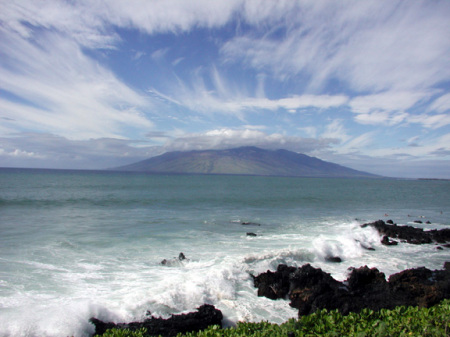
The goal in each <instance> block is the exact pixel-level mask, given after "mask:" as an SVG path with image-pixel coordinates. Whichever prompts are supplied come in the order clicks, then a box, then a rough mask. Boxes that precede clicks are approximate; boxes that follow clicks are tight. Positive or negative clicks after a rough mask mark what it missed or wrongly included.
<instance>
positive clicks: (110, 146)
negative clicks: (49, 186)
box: [0, 133, 162, 169]
mask: <svg viewBox="0 0 450 337" xmlns="http://www.w3.org/2000/svg"><path fill="white" fill-rule="evenodd" d="M0 144H1V145H0V166H3V167H41V168H64V169H106V168H109V167H115V166H120V165H125V164H128V163H132V162H135V161H138V160H142V159H145V158H148V157H151V156H154V155H157V154H160V153H161V152H162V149H161V147H156V146H150V145H148V144H146V146H134V145H133V144H131V142H130V141H127V140H120V139H111V138H98V139H89V140H71V139H67V138H65V137H61V136H56V135H52V134H46V133H21V134H17V135H15V136H14V137H1V138H0Z"/></svg>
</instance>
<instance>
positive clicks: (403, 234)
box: [361, 220, 450, 244]
mask: <svg viewBox="0 0 450 337" xmlns="http://www.w3.org/2000/svg"><path fill="white" fill-rule="evenodd" d="M367 226H371V227H373V228H375V229H376V230H377V231H378V232H379V233H380V234H381V235H383V240H386V239H385V238H384V236H387V237H388V238H394V239H399V240H404V241H405V242H407V243H411V244H425V243H432V242H433V241H435V242H438V243H445V242H449V241H450V228H444V229H440V230H436V229H433V230H429V231H424V230H423V228H416V227H412V226H398V225H395V224H393V225H392V224H387V223H385V222H384V221H383V220H378V221H375V222H371V223H366V224H364V225H361V227H367ZM385 242H386V243H387V242H388V241H385ZM382 243H383V241H382Z"/></svg>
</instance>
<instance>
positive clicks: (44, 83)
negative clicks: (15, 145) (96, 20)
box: [0, 30, 153, 139]
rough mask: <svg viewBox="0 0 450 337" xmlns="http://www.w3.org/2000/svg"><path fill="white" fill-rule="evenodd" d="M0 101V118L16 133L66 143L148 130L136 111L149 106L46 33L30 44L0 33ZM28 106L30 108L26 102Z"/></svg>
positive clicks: (70, 42)
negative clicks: (3, 63)
mask: <svg viewBox="0 0 450 337" xmlns="http://www.w3.org/2000/svg"><path fill="white" fill-rule="evenodd" d="M0 55H2V57H4V59H5V60H6V63H7V64H8V67H7V68H6V67H0V87H1V88H3V90H5V91H6V92H8V93H9V94H11V95H14V96H15V97H17V99H15V100H10V99H7V98H3V97H2V98H0V106H1V108H2V115H3V117H8V118H12V119H14V120H15V123H14V125H12V124H11V127H14V128H15V129H16V131H21V130H24V131H26V130H32V129H34V130H36V131H41V132H51V133H54V134H56V135H64V136H65V137H68V138H74V139H87V138H97V137H123V135H124V133H123V131H122V129H123V128H130V127H132V128H135V129H141V128H150V127H152V125H153V124H152V122H151V121H149V120H148V119H146V118H145V117H144V115H143V114H142V110H143V109H145V108H148V107H149V106H150V102H149V101H148V100H147V99H146V98H145V96H143V95H142V94H139V93H137V92H136V91H134V90H133V89H131V88H130V87H128V86H127V85H125V84H124V83H122V82H121V81H120V80H118V79H117V77H116V76H115V75H114V74H113V73H112V72H111V71H109V70H108V69H106V68H104V67H102V66H101V65H99V64H98V63H97V62H95V61H93V60H92V59H91V58H89V57H87V56H86V55H85V54H84V53H83V51H82V50H81V48H80V46H79V45H78V44H77V43H75V42H74V41H73V40H70V39H68V38H66V37H65V36H62V35H60V34H58V33H52V32H47V33H44V34H41V35H39V37H36V38H34V39H31V40H30V39H25V38H22V37H19V36H18V35H17V34H15V33H14V32H5V31H4V30H3V32H2V39H0ZM30 102H32V103H30Z"/></svg>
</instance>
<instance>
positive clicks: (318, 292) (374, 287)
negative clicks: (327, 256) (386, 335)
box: [254, 263, 450, 316]
mask: <svg viewBox="0 0 450 337" xmlns="http://www.w3.org/2000/svg"><path fill="white" fill-rule="evenodd" d="M254 285H255V287H257V288H258V296H266V297H268V298H271V299H278V298H285V299H289V300H290V305H291V306H292V307H294V308H297V309H298V310H299V316H302V315H308V314H310V313H313V312H315V311H316V310H320V309H328V310H334V309H338V310H339V311H340V312H341V313H343V314H348V313H349V312H359V311H361V310H362V309H364V308H369V309H372V310H379V309H382V308H386V309H392V308H394V307H396V306H399V305H414V306H425V307H429V306H432V305H435V304H437V303H438V302H440V301H441V300H443V299H445V298H450V263H446V264H445V269H444V270H435V271H431V270H429V269H426V268H424V267H422V268H416V269H408V270H405V271H403V272H400V273H397V274H394V275H391V277H390V278H389V281H386V277H385V275H384V274H383V273H381V272H380V271H379V270H378V269H376V268H368V267H367V266H364V267H361V268H357V269H355V268H352V269H350V274H349V276H348V278H347V280H346V281H344V282H339V281H336V280H335V279H334V278H333V277H331V275H330V274H328V273H325V272H323V271H322V270H321V269H318V268H313V267H312V266H311V265H309V264H306V265H304V266H302V267H300V268H295V267H288V266H286V265H279V266H278V269H277V271H276V272H271V271H267V272H266V273H263V274H260V275H258V276H256V277H254Z"/></svg>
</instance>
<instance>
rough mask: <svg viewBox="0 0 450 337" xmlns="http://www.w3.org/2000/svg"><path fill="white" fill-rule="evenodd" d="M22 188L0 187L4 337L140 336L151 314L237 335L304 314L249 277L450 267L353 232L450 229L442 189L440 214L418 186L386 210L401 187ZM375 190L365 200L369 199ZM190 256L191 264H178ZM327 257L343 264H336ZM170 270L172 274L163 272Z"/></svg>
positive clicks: (101, 178)
mask: <svg viewBox="0 0 450 337" xmlns="http://www.w3.org/2000/svg"><path fill="white" fill-rule="evenodd" d="M13 178H14V179H15V180H14V179H11V176H8V179H5V180H2V176H1V175H0V200H1V202H0V208H1V209H0V211H1V213H0V216H1V218H0V229H1V234H2V235H1V237H0V336H11V337H12V336H49V337H53V336H72V335H73V336H77V337H78V336H89V335H91V334H92V333H93V329H94V327H93V325H92V324H90V323H89V318H90V317H97V318H99V319H101V320H104V321H114V322H129V321H134V320H142V319H144V318H145V317H146V315H147V312H148V311H150V312H151V315H154V316H163V317H167V316H169V315H171V314H174V313H182V312H188V311H193V310H195V308H197V307H198V306H200V305H202V304H203V303H209V304H213V305H215V306H216V307H217V308H218V309H220V310H222V312H223V314H224V316H225V324H227V325H232V324H234V323H235V322H237V321H261V320H268V321H271V322H276V323H281V322H283V321H286V320H287V319H289V318H291V317H296V316H297V311H296V310H294V309H292V308H291V307H290V306H289V305H288V302H287V301H285V300H278V301H272V300H269V299H267V298H263V297H258V296H257V290H256V289H255V288H254V286H253V279H252V277H251V275H257V274H259V273H262V272H265V271H267V270H275V269H276V268H277V266H278V265H279V264H287V265H292V266H302V265H304V264H306V263H310V264H312V265H313V266H314V267H320V268H322V269H323V270H324V271H326V272H328V273H331V275H332V276H333V277H335V278H336V279H339V280H344V279H346V277H347V273H348V268H349V267H360V266H363V265H368V266H369V267H377V268H379V269H380V270H381V271H382V272H384V273H386V275H390V274H393V273H396V272H398V271H401V270H404V269H406V268H412V267H419V266H426V267H427V268H430V269H438V268H442V265H443V263H444V262H445V260H446V259H448V253H447V252H448V251H447V252H446V251H439V250H436V249H433V248H434V247H433V246H432V245H417V246H416V245H408V244H403V243H400V244H399V245H398V246H393V247H386V246H382V245H381V244H380V237H379V235H378V233H377V232H376V231H374V230H373V229H372V228H370V227H366V228H361V227H360V224H361V223H362V221H361V222H359V221H355V220H354V218H355V217H358V218H364V219H368V221H372V220H377V219H378V218H377V217H378V216H380V217H381V216H383V215H384V213H385V212H386V205H390V206H391V209H389V210H388V212H389V213H390V214H393V216H396V217H397V218H398V219H400V220H402V221H403V222H401V221H398V220H397V219H395V220H396V221H398V222H400V223H404V224H406V223H407V222H408V221H411V220H412V219H410V218H408V217H407V214H410V213H412V211H411V209H412V210H414V209H417V211H418V212H419V210H418V209H420V213H421V214H423V215H424V216H427V218H426V219H428V218H431V217H436V218H437V219H438V220H439V221H433V222H434V223H437V225H434V226H435V227H438V228H444V227H445V226H446V225H445V223H446V219H447V218H446V217H445V216H446V215H445V214H446V213H445V211H446V204H445V202H447V201H448V200H449V199H450V198H448V197H447V196H448V191H449V189H448V188H446V186H444V187H442V186H440V185H437V183H436V182H430V183H429V184H428V185H426V186H429V185H430V184H431V186H432V187H433V186H434V187H433V193H430V194H429V195H436V199H437V200H438V201H439V202H441V204H439V205H437V206H436V205H435V204H434V203H435V201H434V199H430V200H429V201H426V200H425V201H424V199H423V198H422V199H420V198H417V200H416V199H414V200H412V201H411V200H410V196H411V197H414V198H416V195H414V194H412V193H410V192H411V191H415V190H417V186H413V187H414V188H410V186H409V185H408V184H405V183H403V182H399V183H397V185H395V184H394V185H395V186H396V188H397V189H398V188H407V190H406V191H403V190H402V193H399V194H398V195H397V196H396V198H399V195H400V196H403V197H404V198H405V199H404V200H400V201H398V200H397V199H392V200H389V201H388V202H387V201H386V200H385V198H386V197H385V196H386V195H388V196H389V193H386V190H385V188H391V185H392V184H393V182H389V183H386V182H384V181H379V182H376V183H372V181H363V183H364V184H362V183H358V182H357V181H356V182H355V181H348V180H346V181H340V180H338V179H336V180H320V179H312V180H308V179H281V178H273V179H271V178H267V179H261V178H260V177H259V178H258V177H254V178H251V177H188V178H187V177H152V176H150V177H147V176H117V175H112V176H111V175H109V174H105V175H95V176H91V175H87V176H86V175H82V174H78V175H77V174H75V176H70V179H68V176H66V175H64V174H60V175H50V174H48V175H43V176H39V177H38V178H36V176H32V175H31V176H30V175H26V176H24V177H23V179H22V180H21V177H20V176H14V177H13ZM365 185H367V186H368V187H369V188H367V190H362V191H359V190H358V189H362V187H361V186H365ZM2 186H6V187H7V188H6V189H2ZM383 186H384V187H383ZM421 186H423V185H421ZM438 187H439V189H437V190H436V188H438ZM333 193H334V194H333ZM355 193H356V195H355ZM358 193H359V194H358ZM408 193H410V194H408ZM433 198H434V197H433ZM367 200H370V202H371V205H370V208H371V209H370V210H367V205H366V203H367ZM403 203H406V204H408V208H407V209H404V208H402V207H403V206H401V204H403ZM396 204H397V206H395V205H396ZM392 205H394V206H392ZM441 210H444V214H441V213H440V211H441ZM421 219H422V218H421ZM242 222H252V223H258V224H260V226H242V225H241V223H242ZM439 223H441V224H439ZM422 226H424V227H425V228H431V227H430V226H433V225H428V224H422ZM247 232H253V233H255V234H256V235H257V236H247V235H246V233H247ZM367 248H374V249H375V250H368V249H367ZM180 252H183V253H184V254H185V255H186V257H187V260H183V261H180V260H178V259H177V257H178V254H179V253H180ZM330 256H339V257H340V258H341V259H342V260H343V261H342V263H331V262H328V261H327V257H330ZM163 259H167V260H168V261H170V263H168V264H166V265H162V264H161V261H162V260H163Z"/></svg>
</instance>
